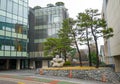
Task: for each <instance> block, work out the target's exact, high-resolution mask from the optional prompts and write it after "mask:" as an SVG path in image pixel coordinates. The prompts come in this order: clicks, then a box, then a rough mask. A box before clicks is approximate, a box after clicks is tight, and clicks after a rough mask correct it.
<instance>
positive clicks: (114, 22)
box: [102, 0, 120, 72]
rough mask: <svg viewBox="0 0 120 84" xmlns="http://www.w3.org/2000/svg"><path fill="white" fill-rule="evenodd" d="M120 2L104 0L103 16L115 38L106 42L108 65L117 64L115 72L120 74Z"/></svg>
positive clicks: (119, 0) (118, 0)
mask: <svg viewBox="0 0 120 84" xmlns="http://www.w3.org/2000/svg"><path fill="white" fill-rule="evenodd" d="M119 14H120V0H103V12H102V16H103V18H105V20H106V21H107V25H108V27H112V28H113V30H114V36H113V37H112V38H110V39H109V40H105V48H106V52H105V54H106V55H107V57H108V58H111V59H108V60H107V62H108V63H111V62H112V63H113V64H115V71H116V72H120V35H119V33H120V28H119V27H120V23H119V22H120V15H119Z"/></svg>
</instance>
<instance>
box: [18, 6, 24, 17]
mask: <svg viewBox="0 0 120 84" xmlns="http://www.w3.org/2000/svg"><path fill="white" fill-rule="evenodd" d="M18 15H19V16H22V15H23V7H22V5H19V12H18Z"/></svg>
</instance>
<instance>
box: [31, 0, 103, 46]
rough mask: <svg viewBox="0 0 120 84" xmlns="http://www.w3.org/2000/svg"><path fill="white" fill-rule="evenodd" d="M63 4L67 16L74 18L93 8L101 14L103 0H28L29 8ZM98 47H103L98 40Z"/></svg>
mask: <svg viewBox="0 0 120 84" xmlns="http://www.w3.org/2000/svg"><path fill="white" fill-rule="evenodd" d="M60 1H62V2H64V3H65V7H66V8H67V9H68V13H69V16H70V17H71V18H76V16H77V14H78V13H80V12H83V11H84V10H85V9H88V8H93V9H98V10H99V12H101V9H102V1H103V0H29V6H30V7H34V6H41V7H46V5H47V4H49V3H51V4H55V3H56V2H60ZM98 44H99V45H103V40H102V39H101V38H100V40H98Z"/></svg>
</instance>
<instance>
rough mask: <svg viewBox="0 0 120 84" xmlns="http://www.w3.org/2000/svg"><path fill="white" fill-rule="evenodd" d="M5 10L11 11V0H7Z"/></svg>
mask: <svg viewBox="0 0 120 84" xmlns="http://www.w3.org/2000/svg"><path fill="white" fill-rule="evenodd" d="M7 11H8V12H10V13H12V0H8V2H7Z"/></svg>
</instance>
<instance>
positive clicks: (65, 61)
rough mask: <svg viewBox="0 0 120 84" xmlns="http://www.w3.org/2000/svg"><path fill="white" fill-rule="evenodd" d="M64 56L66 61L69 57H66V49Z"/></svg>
mask: <svg viewBox="0 0 120 84" xmlns="http://www.w3.org/2000/svg"><path fill="white" fill-rule="evenodd" d="M64 57H65V62H66V59H67V57H66V50H64Z"/></svg>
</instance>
